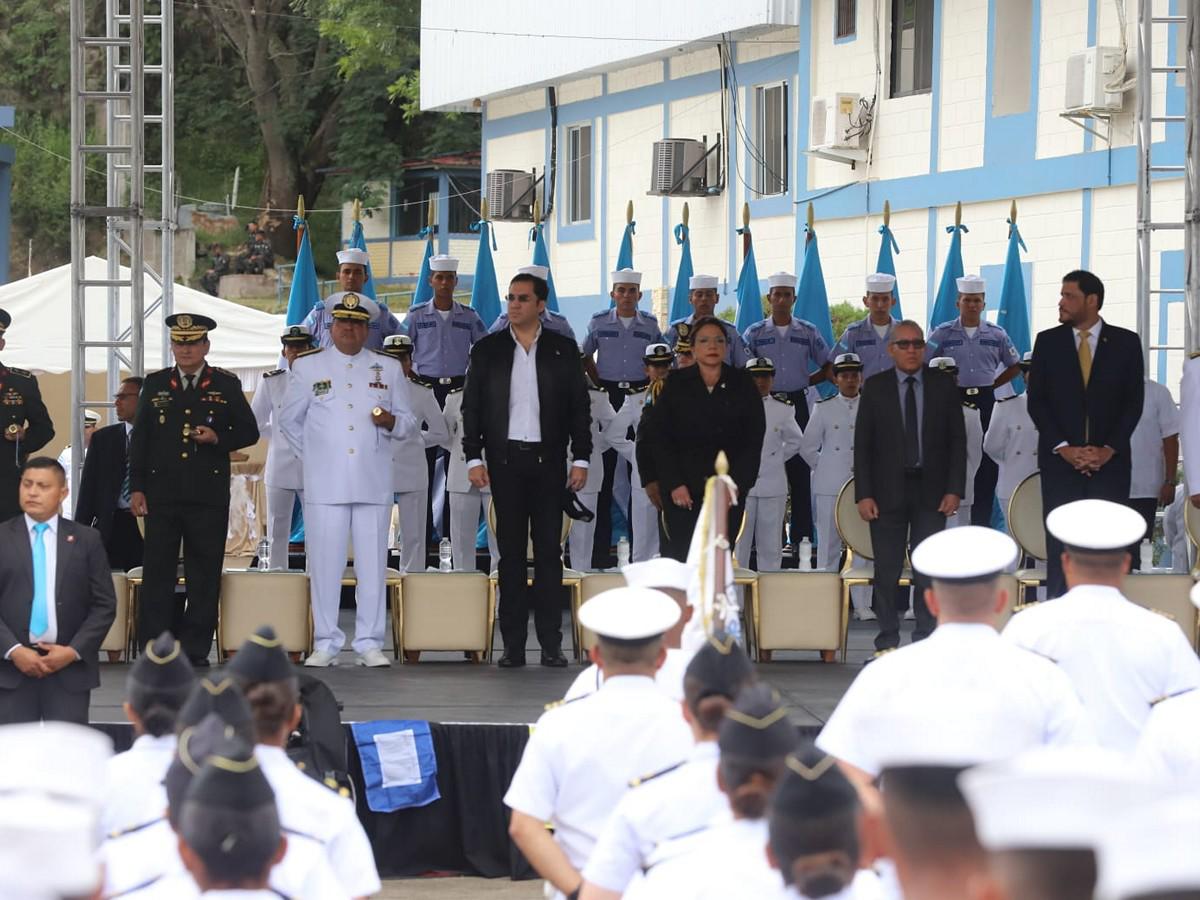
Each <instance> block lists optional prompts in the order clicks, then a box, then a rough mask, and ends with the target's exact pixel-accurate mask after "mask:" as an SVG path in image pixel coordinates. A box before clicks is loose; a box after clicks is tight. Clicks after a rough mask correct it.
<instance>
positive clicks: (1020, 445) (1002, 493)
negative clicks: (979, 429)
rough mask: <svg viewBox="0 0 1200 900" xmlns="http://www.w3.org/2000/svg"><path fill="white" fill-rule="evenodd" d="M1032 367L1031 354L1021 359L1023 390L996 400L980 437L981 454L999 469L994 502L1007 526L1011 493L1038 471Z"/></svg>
mask: <svg viewBox="0 0 1200 900" xmlns="http://www.w3.org/2000/svg"><path fill="white" fill-rule="evenodd" d="M1032 363H1033V351H1032V350H1031V351H1030V352H1028V353H1026V354H1025V356H1024V357H1023V358H1022V359H1021V374H1022V375H1024V377H1025V390H1024V391H1023V392H1021V393H1020V394H1016V395H1015V396H1012V397H1006V398H1005V399H1003V400H997V401H996V406H995V408H994V409H993V410H992V421H991V422H990V423H988V427H987V433H986V434H984V436H983V452H984V453H986V454H987V455H988V456H990V457H991V458H992V460H993V462H995V463H996V465H997V466H999V468H1000V474H999V476H998V477H997V478H996V499H997V500H998V501H1000V511H1001V512H1003V513H1004V520H1005V526H1006V527H1007V524H1008V502H1009V501H1010V500H1011V499H1012V495H1013V491H1015V490H1016V489H1017V485H1019V484H1020V483H1021V482H1022V481H1024V480H1025V479H1026V478H1028V477H1029V476H1030V475H1032V474H1033V473H1034V472H1036V471H1037V470H1038V461H1037V443H1038V433H1037V426H1036V425H1034V424H1033V419H1031V418H1029V367H1030V365H1031V364H1032Z"/></svg>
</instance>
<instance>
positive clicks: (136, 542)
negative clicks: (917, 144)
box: [104, 509, 157, 636]
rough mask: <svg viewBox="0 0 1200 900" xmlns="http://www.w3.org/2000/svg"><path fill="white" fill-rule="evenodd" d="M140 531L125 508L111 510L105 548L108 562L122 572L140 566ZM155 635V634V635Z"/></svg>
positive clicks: (132, 516)
mask: <svg viewBox="0 0 1200 900" xmlns="http://www.w3.org/2000/svg"><path fill="white" fill-rule="evenodd" d="M144 546H145V545H144V542H143V541H142V533H141V532H140V531H138V527H137V519H136V518H135V517H134V515H133V513H131V512H130V511H129V510H127V509H116V510H114V511H113V517H112V525H111V526H110V527H109V532H108V541H107V542H106V546H105V548H104V549H105V550H106V551H107V553H108V564H109V566H111V567H112V568H113V569H119V570H120V571H122V572H127V571H128V570H130V569H132V568H135V567H136V566H140V565H142V563H143V560H144V558H145V551H144ZM156 636H157V635H156Z"/></svg>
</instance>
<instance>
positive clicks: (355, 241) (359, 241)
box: [350, 221, 375, 300]
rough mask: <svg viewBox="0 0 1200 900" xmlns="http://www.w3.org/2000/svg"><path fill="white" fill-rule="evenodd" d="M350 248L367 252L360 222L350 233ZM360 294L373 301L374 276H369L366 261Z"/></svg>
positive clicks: (369, 272) (369, 271) (355, 224)
mask: <svg viewBox="0 0 1200 900" xmlns="http://www.w3.org/2000/svg"><path fill="white" fill-rule="evenodd" d="M350 246H351V247H353V248H354V249H356V250H362V251H363V252H364V253H366V252H367V239H366V238H365V237H364V236H363V227H362V222H357V221H356V222H355V223H354V228H353V229H352V230H351V232H350ZM362 292H363V293H364V294H366V295H367V296H368V297H370V298H371V299H372V300H374V299H375V276H374V275H372V274H371V260H370V259H368V260H367V280H366V283H364V284H363V289H362Z"/></svg>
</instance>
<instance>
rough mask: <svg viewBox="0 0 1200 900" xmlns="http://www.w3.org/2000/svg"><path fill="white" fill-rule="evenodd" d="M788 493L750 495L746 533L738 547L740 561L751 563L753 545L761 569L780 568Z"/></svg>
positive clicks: (745, 526) (739, 562)
mask: <svg viewBox="0 0 1200 900" xmlns="http://www.w3.org/2000/svg"><path fill="white" fill-rule="evenodd" d="M786 508H787V495H786V494H785V495H784V496H782V497H753V496H751V497H747V498H746V517H745V524H744V525H743V526H742V536H741V537H740V538H739V539H738V542H737V546H736V547H735V548H734V550H735V553H736V555H737V559H738V565H740V566H748V565H749V564H750V548H751V547H754V548H756V549H757V551H758V571H760V572H778V571H779V569H780V567H781V566H782V565H783V513H784V511H785V509H786Z"/></svg>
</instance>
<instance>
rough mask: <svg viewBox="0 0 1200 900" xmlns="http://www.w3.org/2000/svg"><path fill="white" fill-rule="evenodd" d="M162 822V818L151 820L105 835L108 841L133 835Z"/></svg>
mask: <svg viewBox="0 0 1200 900" xmlns="http://www.w3.org/2000/svg"><path fill="white" fill-rule="evenodd" d="M162 820H163V817H162V816H159V817H158V818H157V819H151V820H150V821H149V822H142V823H141V824H140V825H130V826H129V827H128V828H118V829H117V830H116V831H110V832H109V833H108V835H107V838H108V840H110V841H111V840H112V839H113V838H119V837H125V836H126V835H128V834H135V833H137V832H139V831H142V830H143V829H146V828H149V827H150V826H151V825H157V824H158V823H159V822H161V821H162Z"/></svg>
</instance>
